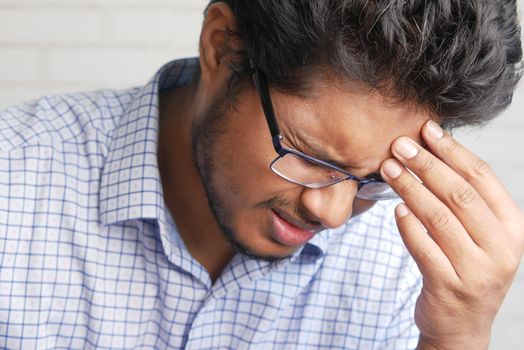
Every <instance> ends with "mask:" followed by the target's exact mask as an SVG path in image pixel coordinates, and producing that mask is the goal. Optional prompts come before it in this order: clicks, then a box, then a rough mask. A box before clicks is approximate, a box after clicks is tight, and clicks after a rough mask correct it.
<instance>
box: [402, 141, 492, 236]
mask: <svg viewBox="0 0 524 350" xmlns="http://www.w3.org/2000/svg"><path fill="white" fill-rule="evenodd" d="M392 152H393V155H395V157H396V158H397V159H398V160H399V161H401V162H402V163H403V164H404V165H405V166H406V167H407V168H408V169H410V170H411V171H412V172H413V173H414V174H416V175H417V176H418V177H419V178H420V179H421V180H422V181H423V183H424V185H425V186H426V187H427V188H428V189H429V190H430V191H431V192H432V193H433V194H435V195H436V196H437V197H438V198H439V199H440V200H441V201H442V202H443V203H444V204H445V205H446V206H447V207H448V208H450V209H451V211H452V212H453V214H454V215H455V216H456V217H457V218H458V220H459V221H460V222H461V224H462V225H463V226H464V227H465V229H466V231H467V232H468V233H469V234H470V235H471V238H472V239H473V240H474V241H475V243H477V244H478V245H480V246H485V245H486V244H491V243H492V242H493V240H494V239H496V240H499V239H500V237H498V236H496V235H494V234H493V232H497V231H502V230H501V229H500V223H499V220H498V218H497V217H496V216H495V214H494V213H493V212H492V211H491V209H490V207H489V206H488V204H487V203H486V202H485V201H484V199H483V198H482V196H481V195H480V194H479V193H478V192H477V190H476V189H475V188H474V187H473V186H472V185H471V184H469V183H468V182H467V181H466V180H465V179H463V178H462V177H461V176H460V175H459V174H457V173H456V172H455V171H454V170H453V169H451V168H450V167H449V166H448V165H447V164H445V163H444V162H443V161H441V160H440V159H439V158H437V157H436V156H435V155H433V154H431V153H430V152H428V151H427V150H425V149H424V148H422V147H421V146H420V145H418V144H417V143H415V141H413V140H411V139H409V138H407V137H401V138H399V139H397V140H396V141H395V142H394V143H393V147H392Z"/></svg>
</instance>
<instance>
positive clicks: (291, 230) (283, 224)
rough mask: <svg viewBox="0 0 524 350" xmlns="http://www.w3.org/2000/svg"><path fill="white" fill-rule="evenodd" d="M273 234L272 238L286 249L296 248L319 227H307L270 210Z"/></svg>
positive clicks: (285, 215) (288, 216)
mask: <svg viewBox="0 0 524 350" xmlns="http://www.w3.org/2000/svg"><path fill="white" fill-rule="evenodd" d="M272 216H273V224H274V228H275V229H274V232H273V238H274V239H275V240H276V241H278V242H279V243H281V244H283V245H285V246H288V247H298V246H301V245H303V244H305V243H306V242H307V241H309V240H310V239H311V238H313V236H315V234H316V233H317V232H320V231H321V230H322V227H321V226H318V225H317V226H313V225H307V224H304V223H301V222H299V221H298V220H296V219H294V218H293V217H291V216H290V215H288V214H286V213H285V212H282V211H280V210H278V209H273V210H272Z"/></svg>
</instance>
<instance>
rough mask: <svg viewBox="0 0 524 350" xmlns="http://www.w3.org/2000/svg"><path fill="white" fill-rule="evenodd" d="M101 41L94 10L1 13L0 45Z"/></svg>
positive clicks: (98, 16)
mask: <svg viewBox="0 0 524 350" xmlns="http://www.w3.org/2000/svg"><path fill="white" fill-rule="evenodd" d="M102 39H103V28H102V14H101V13H100V12H98V11H95V10H88V9H84V10H59V9H58V10H31V9H22V10H2V11H0V44H5V43H14V44H31V43H85V42H96V41H99V40H102Z"/></svg>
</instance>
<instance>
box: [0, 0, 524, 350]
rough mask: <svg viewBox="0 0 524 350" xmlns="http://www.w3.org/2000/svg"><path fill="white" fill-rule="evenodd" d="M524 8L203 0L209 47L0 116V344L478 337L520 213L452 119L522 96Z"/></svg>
mask: <svg viewBox="0 0 524 350" xmlns="http://www.w3.org/2000/svg"><path fill="white" fill-rule="evenodd" d="M515 7H516V5H515V1H510V0H504V1H492V2H487V1H467V2H466V1H459V0H440V1H432V2H420V1H396V0H395V1H357V0H355V1H334V0H333V1H330V0H324V1H322V0H302V1H288V2H282V1H276V0H266V1H253V0H250V1H241V0H228V1H223V2H222V1H211V3H210V4H209V6H208V8H207V10H206V12H205V21H204V23H203V27H202V33H201V38H200V56H199V58H198V59H187V60H179V61H174V62H171V63H169V64H167V65H166V66H164V67H163V68H162V69H161V70H160V71H159V72H158V73H157V74H156V75H155V76H154V78H153V79H152V80H151V82H150V83H148V84H147V85H146V86H145V87H143V88H136V89H130V90H127V91H119V92H115V91H100V92H94V93H87V94H72V95H62V96H48V97H45V98H42V99H40V100H38V101H35V102H32V103H28V104H25V105H23V106H19V107H12V108H10V109H8V110H6V111H4V112H3V113H2V115H1V119H0V120H1V122H0V123H1V124H0V136H1V138H0V164H1V166H0V184H1V185H0V186H1V191H0V224H1V226H0V227H1V236H0V237H1V242H2V255H1V264H0V266H1V267H0V269H1V270H0V271H1V275H0V276H1V278H0V283H1V286H0V346H1V347H2V348H23V349H30V348H39V349H43V348H68V349H69V348H101V349H116V348H155V349H158V348H160V349H161V348H188V349H211V348H231V349H244V348H246V349H247V348H250V349H269V348H282V349H289V348H291V349H293V348H298V349H303V348H304V349H305V348H311V349H318V348H329V349H337V348H338V349H412V348H415V347H418V348H419V349H485V348H487V346H488V344H489V337H490V330H491V325H492V323H493V320H494V317H495V315H496V312H497V310H498V309H499V307H500V305H501V303H502V300H503V298H504V296H505V294H506V292H507V290H508V288H509V286H510V284H511V280H512V278H513V276H514V275H515V272H516V269H517V267H518V264H519V261H520V259H521V256H522V251H523V249H524V215H523V213H522V212H521V211H520V209H519V208H518V206H517V205H516V204H515V202H514V201H513V200H512V199H511V198H510V196H509V195H508V193H507V192H506V190H505V189H504V187H503V186H502V184H500V182H499V180H498V179H497V178H496V176H495V175H494V174H493V173H492V172H491V170H490V169H489V167H488V166H487V165H486V164H485V163H484V162H482V161H481V160H480V159H478V158H477V157H476V156H475V155H473V154H472V153H471V152H470V151H468V150H467V149H465V148H464V147H463V146H461V145H460V144H458V143H457V142H456V141H455V140H454V139H453V138H452V137H451V136H450V134H449V133H448V132H447V131H444V130H443V129H442V128H441V126H442V127H444V128H445V129H448V130H450V129H452V128H455V127H459V126H462V125H470V124H479V123H483V122H485V121H487V120H488V119H490V118H492V117H494V116H495V115H497V114H498V113H500V112H501V111H502V110H504V109H505V108H506V107H507V106H508V105H509V103H510V101H511V97H512V93H513V89H514V87H515V85H516V83H517V82H518V80H519V78H520V72H519V69H518V67H519V65H518V64H519V62H520V61H521V59H522V52H521V43H520V37H519V28H518V22H517V18H516V9H515ZM408 169H409V171H408ZM419 180H421V181H419ZM397 195H398V196H399V197H400V200H399V199H398V197H397ZM395 198H397V199H395ZM394 221H396V224H395V222H394ZM397 226H398V229H397ZM399 233H400V234H399ZM406 248H407V249H406ZM410 255H411V256H412V258H413V259H412V258H411V257H410Z"/></svg>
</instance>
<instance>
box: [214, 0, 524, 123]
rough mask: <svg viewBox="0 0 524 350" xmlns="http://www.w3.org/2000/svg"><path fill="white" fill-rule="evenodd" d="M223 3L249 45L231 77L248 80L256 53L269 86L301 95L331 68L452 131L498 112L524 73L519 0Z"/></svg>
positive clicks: (238, 53)
mask: <svg viewBox="0 0 524 350" xmlns="http://www.w3.org/2000/svg"><path fill="white" fill-rule="evenodd" d="M216 2H220V0H212V1H211V2H210V4H209V6H210V5H211V4H213V3H216ZM221 2H225V3H227V4H228V5H229V6H230V7H231V9H232V10H233V13H234V15H235V18H236V24H237V26H236V28H234V30H233V28H230V33H231V34H232V35H235V36H237V37H238V38H240V40H241V41H242V43H243V49H242V50H241V51H236V52H234V54H235V57H237V59H235V60H232V63H231V64H232V69H233V72H234V73H233V75H232V80H231V81H236V82H238V81H248V80H247V79H248V78H249V73H250V70H251V69H250V62H249V60H250V59H251V60H252V61H253V63H254V64H255V65H256V66H257V67H258V68H259V69H261V70H262V71H263V72H264V73H265V74H266V75H267V79H268V81H269V82H270V84H271V86H272V87H274V88H277V89H280V90H282V91H287V92H290V93H294V92H300V90H301V89H304V86H305V84H304V82H305V81H307V79H308V77H311V76H312V72H314V71H315V70H316V69H318V68H324V69H325V68H326V67H327V68H329V69H331V70H333V71H334V72H335V73H336V74H338V75H340V76H343V77H346V78H347V79H351V80H355V81H359V82H362V83H364V84H366V85H367V86H369V87H370V88H372V89H378V90H379V91H380V92H381V93H382V94H383V95H384V96H387V97H391V98H392V99H393V100H394V101H395V102H398V103H412V104H415V105H417V106H423V107H424V108H427V109H428V110H429V111H430V112H431V113H434V114H435V115H436V116H438V117H439V118H440V120H441V121H442V124H443V126H444V127H446V128H448V129H452V128H455V127H459V126H464V125H476V124H483V123H485V122H487V121H489V120H490V119H492V118H493V117H495V116H496V115H498V114H500V113H501V112H502V111H503V110H504V109H505V108H507V107H508V106H509V104H510V103H511V100H512V96H513V91H514V89H515V86H516V84H517V82H518V81H519V79H520V77H521V69H519V67H521V65H522V63H521V61H522V48H521V41H520V27H519V22H518V18H517V11H516V1H515V0H433V1H426V0H221Z"/></svg>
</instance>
